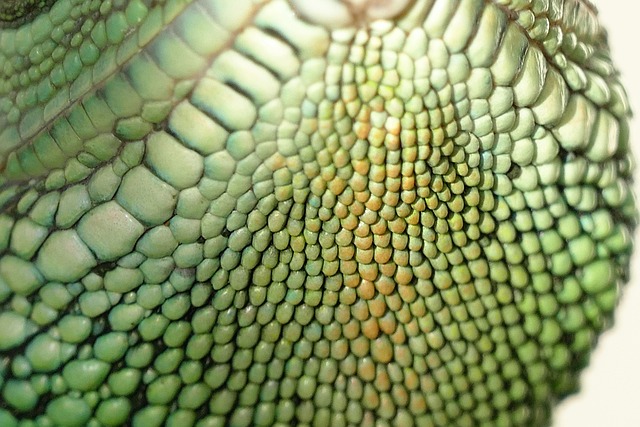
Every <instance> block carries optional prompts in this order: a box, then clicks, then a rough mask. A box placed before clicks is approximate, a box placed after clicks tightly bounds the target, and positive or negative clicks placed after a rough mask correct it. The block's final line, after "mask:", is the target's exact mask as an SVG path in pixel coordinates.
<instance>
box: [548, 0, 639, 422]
mask: <svg viewBox="0 0 640 427" xmlns="http://www.w3.org/2000/svg"><path fill="white" fill-rule="evenodd" d="M592 3H594V4H595V5H596V7H597V8H598V9H599V11H600V20H601V22H602V23H603V25H604V26H605V27H606V28H607V31H608V33H609V44H610V45H611V50H612V55H613V59H614V63H615V64H616V66H617V67H618V69H619V70H620V73H621V74H622V81H623V83H624V84H625V85H626V88H627V92H628V94H629V98H630V101H631V107H632V109H633V112H634V114H635V118H634V120H633V122H632V125H631V146H632V147H633V149H634V152H635V156H636V159H637V160H636V163H637V164H640V161H638V160H640V22H639V21H638V17H639V16H640V2H635V1H632V0H592ZM636 169H637V170H636V174H635V180H636V182H635V192H636V195H639V194H640V173H638V172H640V171H639V170H638V169H640V166H636ZM635 238H636V242H638V243H636V246H637V249H638V250H636V252H635V255H634V257H633V260H632V265H631V282H630V283H629V285H628V286H627V287H626V288H625V289H624V294H623V297H622V301H621V303H620V305H619V307H618V311H617V313H616V318H615V325H614V327H613V328H612V329H610V330H609V331H607V332H605V333H604V334H603V335H602V337H601V338H600V341H599V343H598V347H597V349H596V351H595V353H594V354H593V356H592V358H591V365H590V366H589V368H588V369H587V370H586V371H585V372H584V374H583V376H582V390H581V391H580V393H579V394H577V395H575V396H572V397H570V398H568V399H566V400H565V401H564V402H563V403H562V404H561V405H560V407H558V408H557V411H556V413H555V414H554V423H553V427H603V426H604V427H639V426H640V230H636V233H635Z"/></svg>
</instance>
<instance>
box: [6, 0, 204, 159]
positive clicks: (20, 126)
mask: <svg viewBox="0 0 640 427" xmlns="http://www.w3.org/2000/svg"><path fill="white" fill-rule="evenodd" d="M192 2H193V0H169V1H168V5H164V6H163V5H155V6H154V8H155V9H158V11H160V15H165V12H164V10H170V11H171V14H172V15H171V16H169V17H168V18H169V19H164V18H163V17H161V18H160V19H161V20H162V21H163V24H164V25H171V22H172V21H173V20H174V19H176V18H177V17H178V16H179V14H180V12H181V10H182V9H183V8H185V7H187V6H189V5H190V4H191V3H192ZM153 12H154V10H153V9H152V11H151V13H150V15H151V17H153V18H155V19H157V18H158V16H157V15H158V14H157V13H153ZM148 19H150V18H146V20H148ZM145 22H146V21H145V20H143V21H142V22H139V23H138V28H140V27H142V28H145ZM152 25H153V24H152ZM138 28H136V27H134V26H132V27H130V28H129V31H128V32H127V35H126V36H125V37H124V39H123V40H122V41H121V44H120V45H119V46H114V45H111V46H108V47H107V48H105V50H108V54H109V55H110V57H111V59H112V61H110V62H108V63H107V62H106V61H103V62H98V66H99V67H100V69H98V70H96V67H95V66H93V65H92V66H89V67H87V68H85V69H84V70H83V71H82V72H81V73H80V75H79V76H77V77H76V78H75V79H74V80H73V81H70V82H67V83H66V84H65V85H63V86H62V87H59V88H57V92H55V94H54V95H53V96H52V97H51V99H49V100H46V101H45V104H44V105H43V104H42V103H39V104H37V105H35V106H34V107H33V108H31V109H26V110H24V111H21V112H20V118H19V119H18V123H16V124H14V125H12V124H7V123H6V122H5V126H4V129H2V128H0V168H1V169H4V168H6V162H7V155H8V154H9V153H11V152H12V151H13V152H15V151H16V150H19V149H20V147H21V146H24V145H25V144H28V143H29V141H31V140H32V139H33V138H35V137H36V136H37V135H38V134H39V133H40V132H42V130H43V129H46V128H47V127H48V126H49V125H50V124H51V123H53V122H54V121H55V120H56V119H57V118H58V117H60V116H63V115H64V114H65V112H66V111H68V110H69V109H70V108H73V106H75V105H76V103H77V102H79V101H80V100H81V99H82V98H83V97H84V96H86V95H87V94H88V93H90V92H94V91H96V90H99V89H100V87H101V86H102V85H103V84H104V83H105V82H106V81H108V80H109V78H110V77H112V76H113V75H115V74H116V73H117V72H118V71H119V70H121V69H122V67H123V66H125V65H126V63H127V62H128V61H129V60H130V59H131V58H133V57H134V56H135V55H136V54H137V53H138V52H139V50H141V49H144V47H145V46H147V45H149V44H150V43H152V42H153V40H154V39H155V38H156V37H157V36H158V34H160V33H161V31H162V27H161V26H159V27H158V28H157V29H156V30H155V31H153V33H151V34H149V32H148V31H146V32H145V36H144V37H145V38H144V40H139V42H138V41H137V40H136V39H138V38H139V32H138ZM154 33H155V34H154ZM123 47H127V48H128V49H127V50H126V51H124V49H123ZM103 55H107V52H103ZM95 75H98V76H99V78H98V79H95V80H94V78H93V76H95ZM44 78H45V79H46V78H48V77H47V76H46V75H45V76H44ZM87 79H89V80H91V84H90V85H87V87H86V88H80V90H73V87H74V82H76V81H86V80H87ZM72 92H73V96H71V93H72ZM62 94H66V96H65V98H66V102H64V103H60V102H57V105H56V103H55V102H54V101H55V100H57V99H58V98H59V97H60V96H61V95H62ZM50 106H51V107H50ZM29 113H31V114H32V116H31V117H29V116H28V114H29ZM45 114H46V116H45Z"/></svg>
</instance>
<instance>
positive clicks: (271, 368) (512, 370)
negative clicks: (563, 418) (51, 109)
mask: <svg viewBox="0 0 640 427" xmlns="http://www.w3.org/2000/svg"><path fill="white" fill-rule="evenodd" d="M58 1H59V2H60V1H63V0H58ZM112 1H113V3H111V4H112V5H114V4H115V5H117V4H121V5H122V4H124V3H122V2H121V3H118V1H119V0H112ZM59 4H63V3H59ZM85 4H89V3H85ZM96 4H97V3H96ZM103 4H107V2H104V3H103ZM127 4H128V5H132V4H133V5H136V4H137V5H138V6H139V5H140V3H136V1H135V0H131V2H127ZM170 4H171V5H173V6H174V7H173V8H170V10H169V12H167V13H168V14H169V15H167V16H172V17H175V19H172V20H171V25H170V26H167V27H166V28H165V27H163V28H164V29H166V31H163V32H162V33H161V34H158V35H156V36H155V37H152V38H153V40H152V41H151V42H150V43H148V44H147V45H145V48H144V49H138V50H135V52H136V53H135V55H133V57H128V56H126V55H125V56H123V57H126V58H127V61H126V63H125V64H124V65H123V66H122V67H118V68H117V70H116V71H115V72H113V73H112V74H109V75H108V76H107V77H108V78H106V79H105V80H104V82H103V83H102V84H101V85H100V87H99V88H95V89H96V90H88V91H84V92H82V99H80V100H79V101H78V102H77V103H76V104H75V105H73V106H72V107H71V108H69V109H68V110H64V109H63V110H64V111H63V113H62V114H58V115H56V116H55V117H54V118H53V120H52V121H51V122H50V123H48V126H47V128H46V129H44V130H43V132H42V133H40V134H38V135H36V136H35V137H33V138H30V139H29V140H28V141H27V143H26V144H25V145H23V146H22V147H21V148H20V149H19V150H17V151H15V152H12V153H11V157H10V162H8V163H7V168H6V169H4V170H3V171H0V426H2V427H5V426H7V427H22V425H24V424H25V423H26V424H28V425H31V424H33V423H36V424H43V425H46V426H49V425H51V426H58V425H59V426H76V427H82V426H85V425H86V426H91V427H99V426H103V425H105V426H107V425H108V426H122V425H125V426H129V425H130V426H133V427H146V426H150V425H179V426H185V427H187V426H189V427H191V426H197V427H209V426H226V425H231V426H234V427H236V426H237V427H248V426H253V425H256V426H261V427H262V426H265V427H266V426H277V427H285V426H290V425H305V426H306V425H316V426H332V427H333V426H336V427H352V426H356V425H363V426H367V427H369V426H374V425H377V426H380V427H386V426H402V427H404V426H412V425H415V426H427V427H454V426H460V427H469V426H473V427H475V426H478V427H496V426H505V427H506V426H509V427H534V426H535V427H542V426H546V425H548V424H549V423H550V421H551V417H552V411H553V408H554V406H555V405H556V403H557V402H558V401H559V400H561V399H562V398H563V397H564V396H566V395H568V394H571V393H574V392H575V391H576V390H577V389H578V386H579V375H580V372H581V370H582V369H583V368H584V366H585V365H586V364H587V362H588V359H589V354H590V352H591V350H592V349H593V347H594V345H595V344H596V341H597V337H598V335H599V334H600V333H601V332H603V331H604V330H606V328H608V327H609V326H610V325H611V321H612V316H613V312H614V308H615V305H616V302H617V300H618V297H619V294H620V289H621V287H622V286H623V284H624V282H625V281H626V280H627V279H628V265H629V256H630V253H631V250H632V247H633V242H632V239H631V233H632V230H633V228H634V227H635V224H636V222H637V211H636V208H635V202H634V199H633V195H632V192H631V191H630V185H631V184H630V182H631V175H632V171H633V162H632V159H631V158H630V155H629V153H628V143H627V138H628V125H627V123H626V120H627V117H628V114H629V113H628V103H627V101H626V97H625V95H624V91H623V90H622V88H621V86H620V83H619V81H618V76H617V73H616V71H615V68H614V66H613V65H612V64H611V62H610V59H609V55H608V50H607V49H608V48H607V47H606V45H604V44H602V43H601V41H602V40H603V36H602V34H603V30H601V29H600V27H598V26H592V25H591V21H589V17H590V16H591V15H584V13H585V12H586V13H587V14H589V13H591V12H590V10H589V9H588V8H586V6H584V5H583V4H582V3H576V2H573V1H572V0H567V1H566V2H561V1H558V0H549V1H544V0H531V1H517V0H513V1H507V0H505V1H475V0H461V1H452V0H415V1H413V2H407V3H406V5H405V6H406V7H404V8H403V9H402V10H400V8H399V5H401V4H405V3H404V2H400V3H395V4H391V3H385V2H366V1H362V0H353V1H348V2H347V1H343V2H337V1H325V2H319V3H318V4H320V6H318V5H317V4H316V3H315V2H312V1H309V2H304V3H303V2H301V1H294V0H273V1H271V0H234V1H233V2H231V1H229V0H197V1H194V2H193V3H191V5H190V6H188V7H185V8H181V6H183V5H184V2H183V1H182V0H179V1H176V2H173V3H170ZM576 5H577V6H580V7H576ZM105 7H106V6H105ZM396 7H398V8H396ZM314 8H315V9H314ZM52 10H53V9H52ZM323 12H330V13H325V14H324V15H322V13H323ZM49 13H52V14H55V13H56V12H55V11H54V12H48V11H46V10H44V11H43V14H42V15H41V16H40V17H39V18H47V17H49V15H48V14H49ZM71 13H72V11H71V12H69V15H64V16H63V17H67V18H68V16H71ZM129 13H130V15H129V16H133V17H135V16H136V14H135V13H133V14H132V12H131V11H129ZM334 13H335V15H332V14H334ZM376 14H378V15H376ZM379 14H382V15H385V16H386V18H382V19H379V18H378V17H375V16H380V15H379ZM105 15H106V16H110V17H112V16H116V15H110V14H109V13H107V11H105ZM565 15H567V16H565ZM117 16H119V17H120V18H121V17H122V15H117ZM332 16H333V18H334V19H332ZM126 17H127V15H126V14H125V18H126ZM37 19H38V18H36V20H37ZM114 19H115V18H114ZM33 22H36V21H33ZM111 22H112V23H113V21H111ZM68 25H71V24H68ZM116 27H117V26H116ZM18 31H19V29H18ZM0 32H2V33H1V34H0V40H2V38H3V36H6V35H7V34H10V33H8V32H4V31H3V30H0ZM51 33H52V34H54V33H55V34H59V32H53V31H52V32H51ZM11 34H12V35H13V33H11ZM201 34H206V37H203V36H201ZM152 35H153V34H151V35H150V37H151V36H152ZM23 36H24V33H21V36H20V37H23ZM5 40H7V39H5ZM594 40H596V42H594ZM69 43H71V41H69ZM20 46H21V44H18V45H17V46H15V47H16V48H19V47H20ZM4 47H6V46H4ZM4 47H3V44H2V42H1V41H0V50H2V49H3V48H4ZM25 50H26V49H25ZM123 51H124V52H129V51H128V50H127V49H126V48H123ZM100 52H101V53H104V51H99V53H100ZM27 53H29V52H27ZM16 58H18V57H16ZM20 61H21V60H20V59H16V62H15V64H16V65H20ZM105 62H107V63H110V62H109V61H105ZM5 64H6V63H5ZM1 71H2V72H5V73H6V74H7V75H8V76H9V77H7V78H8V79H13V80H12V81H15V80H16V79H17V77H15V76H17V75H18V74H19V73H18V72H17V71H16V72H15V73H13V74H12V72H11V71H12V70H11V68H10V66H9V65H6V66H5V67H3V68H2V70H1ZM107 71H111V69H108V70H107ZM80 75H82V74H80ZM8 83H11V82H9V81H7V82H4V83H3V84H8ZM79 83H81V82H79ZM71 84H73V83H71ZM21 99H22V95H21ZM8 110H10V109H8V108H7V104H6V103H4V102H0V111H1V112H0V122H1V121H2V119H8V117H9V115H10V113H11V112H10V111H8ZM11 117H13V116H11ZM21 424H22V425H21Z"/></svg>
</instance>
